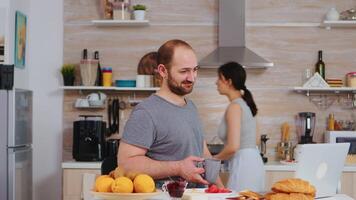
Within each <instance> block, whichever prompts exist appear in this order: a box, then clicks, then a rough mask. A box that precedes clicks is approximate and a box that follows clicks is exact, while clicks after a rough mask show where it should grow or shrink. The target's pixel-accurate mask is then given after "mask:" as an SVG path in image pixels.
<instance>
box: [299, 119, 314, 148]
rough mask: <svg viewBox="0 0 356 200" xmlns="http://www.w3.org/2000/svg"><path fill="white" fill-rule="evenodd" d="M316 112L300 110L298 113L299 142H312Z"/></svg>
mask: <svg viewBox="0 0 356 200" xmlns="http://www.w3.org/2000/svg"><path fill="white" fill-rule="evenodd" d="M315 120H316V119H315V113H313V112H300V113H298V116H297V119H296V124H297V127H296V128H297V135H298V143H299V144H312V143H314V142H313V134H314V129H315Z"/></svg>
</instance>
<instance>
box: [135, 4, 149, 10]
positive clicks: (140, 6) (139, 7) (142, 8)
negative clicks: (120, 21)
mask: <svg viewBox="0 0 356 200" xmlns="http://www.w3.org/2000/svg"><path fill="white" fill-rule="evenodd" d="M132 8H133V9H134V10H146V6H145V5H142V4H136V5H134V6H132Z"/></svg>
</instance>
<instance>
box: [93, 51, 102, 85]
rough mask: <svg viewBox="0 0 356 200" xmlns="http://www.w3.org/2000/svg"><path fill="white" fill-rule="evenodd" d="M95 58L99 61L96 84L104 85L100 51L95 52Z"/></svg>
mask: <svg viewBox="0 0 356 200" xmlns="http://www.w3.org/2000/svg"><path fill="white" fill-rule="evenodd" d="M94 59H95V60H97V61H98V69H97V72H96V80H95V85H96V86H102V85H103V76H102V73H101V66H100V60H99V51H95V52H94Z"/></svg>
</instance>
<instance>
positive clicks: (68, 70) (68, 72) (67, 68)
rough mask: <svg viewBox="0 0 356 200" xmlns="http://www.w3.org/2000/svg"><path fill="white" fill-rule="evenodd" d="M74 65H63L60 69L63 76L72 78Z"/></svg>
mask: <svg viewBox="0 0 356 200" xmlns="http://www.w3.org/2000/svg"><path fill="white" fill-rule="evenodd" d="M74 72H75V64H64V65H63V66H62V69H61V73H62V75H63V76H74Z"/></svg>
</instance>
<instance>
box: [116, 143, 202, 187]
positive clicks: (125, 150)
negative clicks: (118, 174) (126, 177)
mask: <svg viewBox="0 0 356 200" xmlns="http://www.w3.org/2000/svg"><path fill="white" fill-rule="evenodd" d="M146 153H147V149H145V148H141V147H138V146H135V145H131V144H128V143H126V142H124V141H121V142H120V146H119V152H118V162H119V165H120V166H122V167H123V168H124V169H125V170H128V171H134V172H140V173H146V174H148V175H150V176H152V177H153V178H154V179H160V178H166V177H169V176H181V177H182V178H184V179H186V180H187V181H190V182H197V183H202V184H208V182H207V181H206V180H204V179H203V178H202V177H201V176H200V174H201V173H204V169H203V168H197V167H196V166H195V162H197V161H203V158H199V157H195V156H189V157H187V158H185V159H184V160H180V161H157V160H153V159H151V158H148V157H147V156H146Z"/></svg>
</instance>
